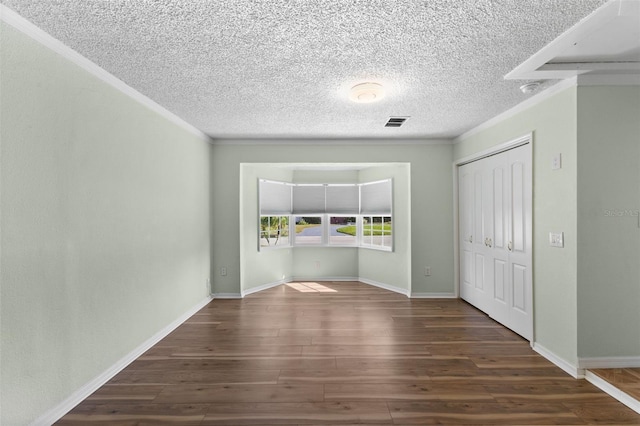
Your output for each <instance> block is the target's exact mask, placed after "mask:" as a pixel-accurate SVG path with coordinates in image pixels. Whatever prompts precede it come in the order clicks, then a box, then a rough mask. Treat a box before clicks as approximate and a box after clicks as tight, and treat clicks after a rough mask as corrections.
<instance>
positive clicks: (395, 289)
mask: <svg viewBox="0 0 640 426" xmlns="http://www.w3.org/2000/svg"><path fill="white" fill-rule="evenodd" d="M358 281H360V282H361V283H363V284H368V285H372V286H374V287H378V288H382V289H385V290H389V291H393V292H394V293H400V294H402V295H403V296H407V297H409V290H407V289H404V288H400V287H396V286H392V285H389V284H385V283H381V282H378V281H374V280H370V279H367V278H358Z"/></svg>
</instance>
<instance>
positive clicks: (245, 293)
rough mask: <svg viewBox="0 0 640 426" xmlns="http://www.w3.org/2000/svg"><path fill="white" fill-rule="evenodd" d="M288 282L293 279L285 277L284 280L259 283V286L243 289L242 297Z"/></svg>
mask: <svg viewBox="0 0 640 426" xmlns="http://www.w3.org/2000/svg"><path fill="white" fill-rule="evenodd" d="M288 282H291V280H290V279H286V278H285V279H282V280H278V281H274V282H272V283H267V284H262V285H259V286H258V287H253V288H250V289H249V290H242V292H241V293H240V297H242V298H244V297H245V296H248V295H250V294H253V293H257V292H259V291H263V290H268V289H270V288H273V287H277V286H279V285H282V284H286V283H288Z"/></svg>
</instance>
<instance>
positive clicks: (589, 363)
mask: <svg viewBox="0 0 640 426" xmlns="http://www.w3.org/2000/svg"><path fill="white" fill-rule="evenodd" d="M578 367H579V368H582V369H585V370H586V369H588V368H640V356H607V357H594V358H578Z"/></svg>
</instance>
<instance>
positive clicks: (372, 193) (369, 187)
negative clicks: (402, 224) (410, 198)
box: [360, 179, 392, 214]
mask: <svg viewBox="0 0 640 426" xmlns="http://www.w3.org/2000/svg"><path fill="white" fill-rule="evenodd" d="M391 188H392V185H391V179H387V180H383V181H379V182H372V183H365V184H362V186H361V187H360V202H361V204H360V212H361V213H362V214H391V204H392V196H391Z"/></svg>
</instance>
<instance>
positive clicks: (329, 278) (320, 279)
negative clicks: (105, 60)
mask: <svg viewBox="0 0 640 426" xmlns="http://www.w3.org/2000/svg"><path fill="white" fill-rule="evenodd" d="M294 281H320V282H323V281H335V282H347V281H360V278H358V277H291V278H290V279H289V280H288V281H287V282H288V283H290V282H294Z"/></svg>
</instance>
